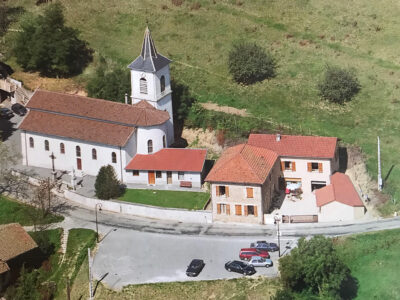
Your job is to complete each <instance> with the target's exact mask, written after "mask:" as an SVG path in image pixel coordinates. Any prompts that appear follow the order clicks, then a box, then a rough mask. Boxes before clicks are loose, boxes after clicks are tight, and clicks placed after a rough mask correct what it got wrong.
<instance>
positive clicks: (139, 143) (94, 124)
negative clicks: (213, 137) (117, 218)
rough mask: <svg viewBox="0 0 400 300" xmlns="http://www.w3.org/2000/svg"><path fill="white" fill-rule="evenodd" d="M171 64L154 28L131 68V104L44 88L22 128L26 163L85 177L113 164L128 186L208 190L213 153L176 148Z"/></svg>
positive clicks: (34, 99) (36, 95)
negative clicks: (207, 170) (208, 168)
mask: <svg viewBox="0 0 400 300" xmlns="http://www.w3.org/2000/svg"><path fill="white" fill-rule="evenodd" d="M170 63H171V60H169V59H168V58H166V57H165V56H163V55H161V54H160V53H158V52H157V50H156V47H155V44H154V41H153V39H152V37H151V34H150V31H149V29H148V28H146V31H145V34H144V40H143V45H142V50H141V53H140V55H139V56H138V57H137V58H136V59H135V60H134V61H133V62H132V63H131V64H130V65H129V66H128V68H129V69H130V73H131V95H130V98H131V101H128V97H126V98H125V103H117V102H112V101H107V100H102V99H94V98H89V97H83V96H78V95H70V94H63V93H58V92H50V91H45V90H36V91H35V92H34V94H33V96H32V98H31V99H30V100H29V102H28V104H27V105H26V107H27V108H28V111H29V112H28V114H27V115H26V116H25V118H24V120H23V121H22V122H21V124H20V126H19V129H20V131H21V147H22V162H23V164H24V165H27V166H34V167H42V168H49V169H51V168H53V165H54V168H55V169H56V170H60V171H66V172H72V171H74V172H75V173H76V175H77V176H84V175H85V174H87V175H92V176H96V175H97V174H98V171H99V169H100V168H101V167H102V166H105V165H112V166H113V167H114V170H115V173H116V175H117V177H118V178H119V180H120V181H121V182H124V183H132V184H147V185H160V186H165V188H168V187H169V186H180V187H188V188H190V187H197V188H199V187H201V183H202V174H203V169H204V163H205V159H206V155H207V151H206V150H205V149H178V148H170V146H171V145H172V144H173V143H174V124H173V109H172V90H171V83H170V79H171V77H170V68H169V64H170Z"/></svg>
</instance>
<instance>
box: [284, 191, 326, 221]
mask: <svg viewBox="0 0 400 300" xmlns="http://www.w3.org/2000/svg"><path fill="white" fill-rule="evenodd" d="M279 213H280V214H281V215H288V216H292V215H318V207H317V201H316V199H315V195H314V194H313V193H308V194H302V195H301V196H300V197H296V196H292V195H286V196H285V199H284V200H283V203H282V206H281V208H280V210H279Z"/></svg>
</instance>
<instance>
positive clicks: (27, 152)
mask: <svg viewBox="0 0 400 300" xmlns="http://www.w3.org/2000/svg"><path fill="white" fill-rule="evenodd" d="M30 137H33V139H34V148H30V146H29V138H30ZM45 140H48V141H49V151H46V150H45V147H44V145H45V144H44V143H45V142H44V141H45ZM25 141H26V143H25ZM21 142H22V149H23V152H22V153H23V162H22V163H23V164H24V165H28V166H34V167H42V168H48V169H51V168H52V160H51V159H50V155H51V153H54V156H55V157H56V158H55V160H54V166H55V169H56V170H65V171H68V172H70V171H71V170H72V168H74V169H75V171H76V174H77V175H78V176H79V175H82V174H81V172H83V173H84V174H88V175H92V176H97V174H98V172H99V169H100V168H101V167H102V166H105V165H112V166H113V167H114V169H115V173H116V174H117V176H118V178H119V179H120V180H123V179H124V178H121V174H123V173H124V169H123V168H124V167H125V165H123V162H122V164H121V157H124V156H125V151H124V150H122V149H120V147H117V146H110V145H102V144H96V143H88V142H85V141H80V140H73V139H69V138H58V137H54V136H48V135H43V134H37V133H30V132H24V131H23V132H21ZM60 143H64V147H65V154H62V153H60ZM76 146H79V147H80V148H81V157H80V158H81V161H82V171H78V170H77V156H76ZM93 148H95V149H96V151H97V159H96V160H93V159H92V149H93ZM112 152H115V154H116V157H117V163H112V160H111V155H112ZM121 171H122V172H121Z"/></svg>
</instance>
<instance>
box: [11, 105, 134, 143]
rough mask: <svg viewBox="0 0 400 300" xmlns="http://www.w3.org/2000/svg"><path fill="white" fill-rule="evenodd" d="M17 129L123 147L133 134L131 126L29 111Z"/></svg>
mask: <svg viewBox="0 0 400 300" xmlns="http://www.w3.org/2000/svg"><path fill="white" fill-rule="evenodd" d="M19 129H21V130H26V131H30V132H36V133H43V134H48V135H53V136H60V137H67V138H72V139H78V140H83V141H88V142H95V143H100V144H105V145H113V146H124V145H125V144H126V143H127V141H128V139H129V137H130V136H131V135H132V134H133V133H134V132H135V130H136V129H135V128H134V127H131V126H123V125H119V124H112V123H105V122H99V121H94V120H87V119H83V118H78V117H70V116H65V115H57V114H53V113H47V112H40V111H34V110H31V111H29V113H28V114H27V116H26V117H25V119H24V120H23V121H22V123H21V124H20V125H19Z"/></svg>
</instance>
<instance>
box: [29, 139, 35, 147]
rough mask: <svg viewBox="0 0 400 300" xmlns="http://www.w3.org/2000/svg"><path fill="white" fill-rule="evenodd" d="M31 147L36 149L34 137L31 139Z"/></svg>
mask: <svg viewBox="0 0 400 300" xmlns="http://www.w3.org/2000/svg"><path fill="white" fill-rule="evenodd" d="M29 147H31V148H34V147H35V141H34V140H33V137H30V138H29Z"/></svg>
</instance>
